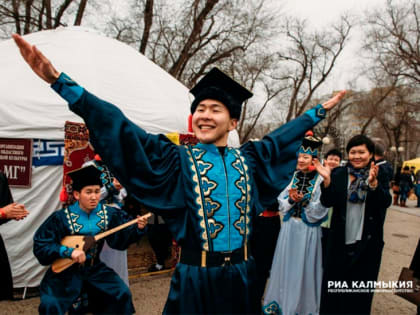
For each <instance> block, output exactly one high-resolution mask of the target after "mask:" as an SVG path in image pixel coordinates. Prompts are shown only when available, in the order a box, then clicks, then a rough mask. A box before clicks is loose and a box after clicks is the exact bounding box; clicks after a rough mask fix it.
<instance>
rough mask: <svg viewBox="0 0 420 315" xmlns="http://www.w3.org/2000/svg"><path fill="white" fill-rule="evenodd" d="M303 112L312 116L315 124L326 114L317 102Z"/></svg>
mask: <svg viewBox="0 0 420 315" xmlns="http://www.w3.org/2000/svg"><path fill="white" fill-rule="evenodd" d="M305 114H307V115H309V116H310V117H311V118H312V120H313V122H314V124H317V123H319V122H320V121H321V120H323V119H324V118H325V117H326V116H327V111H326V110H325V108H324V107H322V105H321V104H318V105H316V106H315V107H314V108H311V109H310V110H308V111H306V112H305Z"/></svg>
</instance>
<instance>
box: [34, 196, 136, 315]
mask: <svg viewBox="0 0 420 315" xmlns="http://www.w3.org/2000/svg"><path fill="white" fill-rule="evenodd" d="M129 220H130V217H129V216H128V215H127V214H126V213H125V212H124V211H121V210H119V209H116V208H112V207H109V206H107V205H104V204H102V203H99V204H98V206H97V207H96V208H95V209H94V210H92V212H91V213H90V214H88V213H86V212H85V211H83V210H82V209H80V207H79V204H78V202H76V203H75V204H73V205H71V206H69V207H67V208H64V209H61V210H59V211H56V212H54V213H53V214H51V215H50V216H49V217H48V218H47V219H46V220H45V221H44V223H43V224H42V225H41V226H40V227H39V228H38V230H37V231H36V232H35V235H34V248H33V250H34V255H35V257H36V258H37V259H38V260H39V262H40V263H41V264H42V265H46V266H47V265H51V264H52V263H53V262H54V261H55V260H56V259H59V258H71V254H72V251H73V249H72V248H68V247H66V246H63V245H61V244H60V242H61V240H62V239H63V238H64V237H65V236H69V235H92V236H93V235H96V234H98V233H101V232H105V231H106V230H109V229H111V228H114V227H116V226H119V225H121V224H123V223H126V222H128V221H129ZM143 234H144V231H143V230H140V229H138V228H137V225H136V224H135V225H131V226H129V227H127V228H125V229H123V230H121V231H118V232H116V233H114V234H111V235H109V236H107V237H106V240H107V243H108V244H109V245H110V247H112V248H115V249H120V250H123V249H127V247H128V246H129V245H130V244H131V243H133V242H135V241H137V240H139V239H140V238H141V236H142V235H143ZM102 246H103V240H101V241H98V242H97V243H95V245H94V246H93V247H92V248H91V249H89V250H88V251H87V252H86V259H87V260H86V262H85V263H84V264H82V265H81V264H74V265H73V266H71V267H70V268H68V269H66V270H64V271H62V272H60V273H54V272H53V271H52V270H51V268H49V269H48V270H47V272H46V274H45V275H44V277H43V279H42V281H41V284H40V295H41V304H40V306H39V312H40V314H64V313H66V312H67V311H68V310H69V308H70V306H71V305H72V304H73V303H74V302H76V299H77V298H78V297H79V296H80V293H81V292H82V288H83V286H84V285H87V286H89V288H91V290H95V292H98V295H101V296H102V297H106V303H103V305H100V306H101V307H102V306H103V307H104V309H101V310H102V311H105V312H107V313H118V314H132V313H133V312H134V307H133V304H132V301H131V292H130V289H129V288H128V287H127V285H126V284H125V283H124V281H123V280H122V279H121V278H120V277H119V276H118V275H117V274H116V273H115V271H114V270H112V269H111V268H109V267H107V266H106V265H105V264H104V263H102V262H101V261H100V260H99V254H100V251H101V249H102ZM94 306H95V305H94ZM96 306H99V305H96Z"/></svg>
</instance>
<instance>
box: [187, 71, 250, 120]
mask: <svg viewBox="0 0 420 315" xmlns="http://www.w3.org/2000/svg"><path fill="white" fill-rule="evenodd" d="M190 92H191V94H193V95H194V96H195V99H194V101H193V102H192V104H191V114H194V112H195V110H196V108H197V106H198V104H199V103H200V102H201V101H202V100H205V99H214V100H217V101H219V102H222V103H223V104H224V105H225V106H226V107H227V108H228V110H229V113H230V116H231V118H236V119H239V118H240V116H241V109H242V103H243V102H244V101H245V100H247V99H248V98H250V97H251V96H252V95H253V94H252V93H251V92H250V91H248V90H247V89H246V88H244V87H243V86H242V85H240V84H239V83H238V82H236V81H234V80H233V79H232V78H231V77H229V76H228V75H226V74H224V73H223V72H222V71H220V70H219V69H217V68H213V69H211V70H210V71H209V73H207V74H206V75H205V76H204V77H203V78H202V79H201V80H200V81H199V82H198V83H197V84H196V85H195V86H194V87H193V88H192V89H191V90H190Z"/></svg>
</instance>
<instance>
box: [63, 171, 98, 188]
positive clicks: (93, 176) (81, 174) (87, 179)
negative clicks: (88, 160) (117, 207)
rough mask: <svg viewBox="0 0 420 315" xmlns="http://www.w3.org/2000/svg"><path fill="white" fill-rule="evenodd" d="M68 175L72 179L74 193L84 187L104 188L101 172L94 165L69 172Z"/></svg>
mask: <svg viewBox="0 0 420 315" xmlns="http://www.w3.org/2000/svg"><path fill="white" fill-rule="evenodd" d="M67 175H69V176H70V178H71V179H72V184H71V185H72V187H73V191H81V190H82V189H83V187H85V186H90V185H99V186H102V180H101V171H100V170H98V169H97V168H96V167H95V166H93V165H89V166H86V167H82V168H79V169H77V170H74V171H71V172H68V173H67Z"/></svg>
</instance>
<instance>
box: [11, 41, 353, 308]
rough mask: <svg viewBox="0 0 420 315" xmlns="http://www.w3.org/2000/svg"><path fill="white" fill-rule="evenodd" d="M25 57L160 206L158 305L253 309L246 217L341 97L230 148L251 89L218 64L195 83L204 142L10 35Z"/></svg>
mask: <svg viewBox="0 0 420 315" xmlns="http://www.w3.org/2000/svg"><path fill="white" fill-rule="evenodd" d="M13 38H14V39H15V42H16V44H17V45H18V46H19V48H20V51H21V54H22V56H23V57H24V59H25V60H26V61H27V62H28V64H29V65H30V66H31V68H32V69H33V70H34V72H35V73H37V74H38V75H39V76H40V77H41V78H42V79H44V80H45V81H46V82H48V83H50V84H52V88H53V89H54V90H55V91H57V93H59V94H60V95H61V96H62V97H63V98H65V99H66V100H67V101H68V103H69V106H70V109H71V110H72V111H74V112H75V113H76V114H78V115H79V116H81V117H82V118H83V119H84V121H85V123H86V125H87V127H88V129H89V132H90V137H91V142H92V144H93V146H94V147H95V151H97V152H98V153H99V154H100V156H101V157H102V159H103V160H104V162H105V163H106V164H107V165H108V166H109V168H110V170H111V171H112V173H114V174H115V176H117V177H118V179H119V180H120V182H121V184H122V185H123V186H124V187H126V189H127V190H128V191H129V192H131V193H133V195H135V197H136V198H137V200H138V201H139V202H141V203H142V204H144V205H145V206H146V207H147V208H148V209H151V210H152V211H154V212H156V213H158V214H159V215H162V217H163V218H164V220H165V221H166V222H167V224H168V226H169V228H170V230H171V232H172V235H173V236H174V238H175V239H176V241H177V243H178V244H179V245H180V246H181V255H180V262H179V263H178V265H177V267H176V269H175V271H174V275H173V278H172V282H171V289H170V292H169V296H168V300H167V303H166V305H165V309H164V313H184V314H192V313H194V314H197V313H243V314H245V313H246V314H250V313H259V312H260V301H258V298H256V294H255V263H254V260H253V258H252V257H250V255H249V249H248V240H249V237H250V233H251V220H252V219H253V217H254V216H255V215H257V214H258V213H259V212H261V211H263V209H264V207H267V206H269V203H270V202H271V201H272V200H273V198H275V197H277V196H278V194H279V193H280V191H281V190H283V189H284V187H285V186H286V185H287V183H288V182H289V181H290V177H291V175H292V170H293V169H294V165H295V161H296V152H297V149H298V148H299V145H300V142H301V139H302V137H303V135H304V133H305V131H306V130H308V129H310V128H312V127H313V126H314V125H315V124H317V123H318V122H319V121H321V120H322V119H323V118H324V117H325V115H326V110H328V109H330V108H332V107H333V106H334V105H335V104H336V103H338V102H339V100H340V99H341V98H342V97H343V96H344V94H345V92H344V91H343V92H341V93H339V94H338V95H336V96H335V97H334V98H332V99H331V100H329V101H327V102H326V103H324V104H323V105H318V106H316V107H315V108H313V109H311V110H309V111H307V112H306V113H305V114H303V115H302V116H300V117H299V118H297V119H295V120H293V121H291V122H289V123H288V124H285V125H283V126H282V127H280V128H279V129H277V130H275V131H274V132H272V133H270V134H269V135H267V136H266V137H264V139H263V140H262V141H258V142H248V143H246V144H244V145H242V146H241V147H240V148H239V149H234V148H230V147H227V137H228V132H229V131H230V130H233V129H235V128H236V125H237V122H238V120H239V118H240V113H241V106H242V102H243V101H245V100H246V99H248V98H249V97H251V96H252V94H251V93H250V92H249V91H248V90H246V89H245V88H243V87H242V86H240V85H239V84H238V83H236V82H235V81H233V80H232V79H231V78H229V77H228V76H226V75H225V74H223V73H222V72H221V71H219V70H217V69H213V70H211V71H210V72H209V73H208V74H207V75H206V76H205V77H204V78H203V79H202V80H201V81H200V82H199V83H198V84H197V85H196V86H195V87H194V88H193V89H192V90H191V93H193V94H194V96H195V100H194V102H193V103H192V105H191V113H192V114H193V118H192V125H193V131H194V133H195V135H196V137H197V138H198V139H199V141H200V143H199V144H197V145H196V146H177V145H175V144H173V143H172V142H171V141H170V140H169V139H167V138H166V137H165V136H163V135H152V134H148V133H146V132H145V131H144V130H143V129H141V128H139V127H138V126H136V125H135V124H133V123H132V122H131V121H130V120H129V119H127V118H126V117H125V116H124V115H123V114H122V113H121V111H120V110H119V109H118V108H116V107H115V106H113V105H112V104H109V103H107V102H105V101H103V100H101V99H99V98H97V97H96V96H94V95H92V94H90V93H89V92H87V91H86V90H85V89H83V88H82V87H80V86H79V85H77V83H75V82H74V81H73V80H71V79H70V78H69V77H68V76H66V75H65V74H64V73H61V74H60V73H59V72H58V71H57V70H55V68H54V67H53V66H52V65H51V63H50V62H49V60H48V59H46V58H45V57H44V56H43V55H42V54H41V53H40V52H39V50H37V49H36V48H35V47H34V46H32V45H30V44H29V43H27V42H26V41H25V40H24V39H23V38H22V37H20V36H19V35H13Z"/></svg>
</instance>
